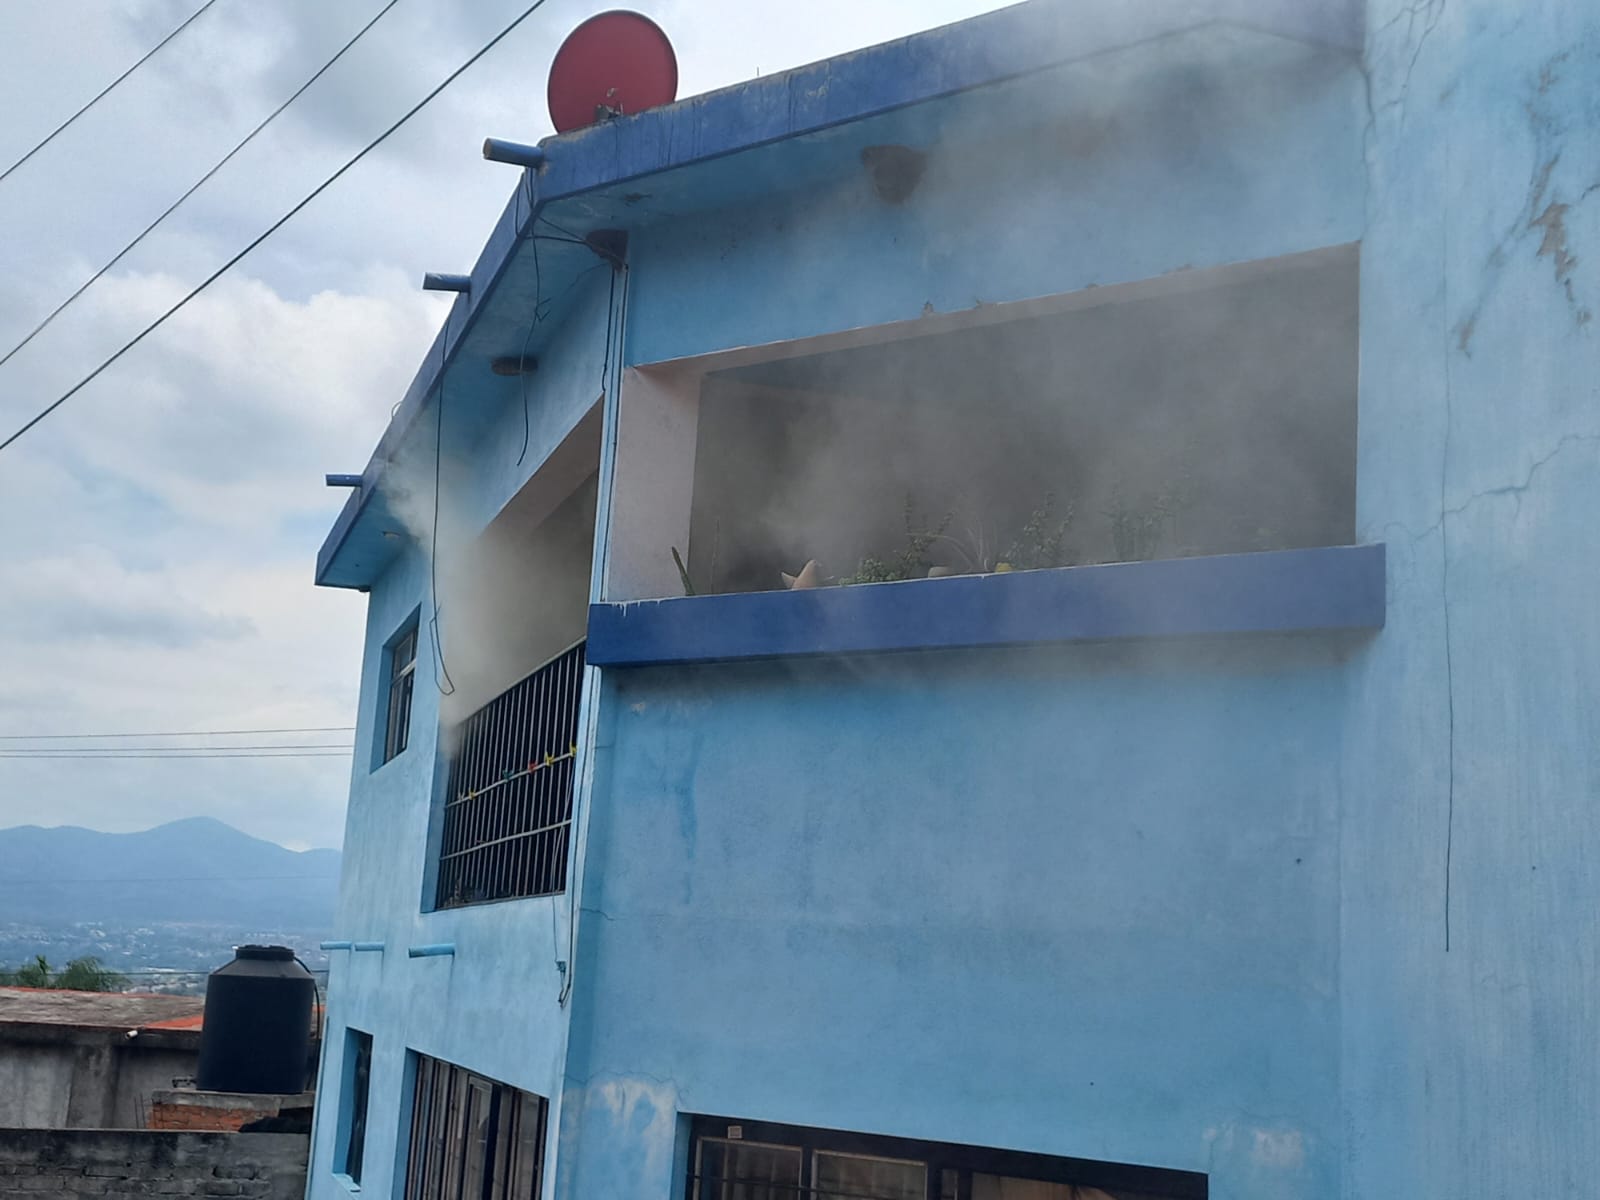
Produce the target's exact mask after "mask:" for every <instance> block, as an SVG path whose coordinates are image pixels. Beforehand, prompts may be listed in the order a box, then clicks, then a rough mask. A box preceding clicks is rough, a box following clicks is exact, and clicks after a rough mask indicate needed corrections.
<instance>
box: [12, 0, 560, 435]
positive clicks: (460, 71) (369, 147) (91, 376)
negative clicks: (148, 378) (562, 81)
mask: <svg viewBox="0 0 1600 1200" xmlns="http://www.w3.org/2000/svg"><path fill="white" fill-rule="evenodd" d="M544 5H545V0H534V2H533V3H532V4H530V5H529V6H528V7H527V8H525V9H523V10H522V13H521V14H520V15H519V16H518V17H517V18H516V19H515V20H513V21H512V22H511V24H509V25H507V26H506V27H505V28H504V29H502V30H501V31H500V32H499V33H497V34H495V35H494V37H493V38H491V39H490V40H489V41H488V43H487V44H485V45H484V46H483V47H482V48H481V49H479V50H478V51H476V52H475V53H474V54H473V55H472V57H470V58H469V59H467V61H466V62H464V63H462V64H461V65H460V66H459V67H457V68H456V69H455V70H454V71H452V72H450V74H448V75H446V76H445V77H444V79H443V81H441V82H440V83H439V84H438V85H437V86H436V87H435V88H434V89H433V90H432V91H431V92H429V93H428V94H427V95H426V96H424V97H423V98H422V99H421V100H419V101H417V103H416V104H414V105H412V106H411V108H410V109H409V110H407V111H406V113H405V114H404V115H403V116H402V117H401V118H400V119H399V120H398V121H396V122H395V123H394V124H393V125H390V126H389V128H387V129H385V130H384V131H383V132H382V133H380V134H379V135H378V136H377V137H375V138H374V139H373V140H372V141H370V142H368V143H367V144H366V145H365V146H364V147H362V148H361V150H360V151H358V152H357V153H356V154H355V156H354V157H353V158H350V159H349V160H347V161H346V162H345V164H344V165H343V166H342V167H340V168H339V169H338V170H337V171H335V172H334V173H333V174H332V175H330V176H328V177H327V178H326V179H324V180H323V181H322V182H321V183H319V184H318V185H317V186H316V187H315V188H313V189H312V190H311V192H310V193H308V194H307V195H306V196H305V198H304V199H302V200H301V201H300V202H299V203H297V204H296V205H295V206H294V207H293V208H291V209H290V210H289V211H288V212H286V213H284V214H283V216H281V217H279V218H278V219H277V220H276V221H274V222H273V223H272V224H271V225H269V226H267V228H266V229H265V230H264V231H263V232H262V233H261V234H260V235H258V236H257V237H256V238H255V239H254V240H253V241H251V242H250V243H249V244H248V245H247V246H245V248H244V249H243V250H240V251H239V252H238V253H237V254H235V255H234V256H233V257H232V258H230V259H229V260H228V261H227V262H225V263H223V264H222V265H221V266H220V267H218V268H217V269H216V270H215V271H213V272H212V273H211V274H210V275H208V276H206V278H205V279H204V280H202V281H201V282H200V284H199V285H198V286H196V287H195V288H194V289H193V290H192V291H190V292H189V293H188V295H186V296H184V297H183V298H182V299H181V300H179V301H178V302H177V303H176V304H174V305H173V306H172V307H171V308H169V309H167V310H166V312H164V313H162V314H161V315H160V316H159V317H157V318H156V319H155V320H154V321H152V322H150V324H148V325H146V326H145V327H144V328H143V329H141V330H140V331H139V332H138V333H137V334H135V335H134V336H133V337H132V338H130V339H129V340H128V341H126V342H124V343H123V344H122V346H121V348H120V349H118V350H117V351H116V352H115V353H114V354H112V355H111V357H110V358H108V359H106V360H105V361H104V362H102V363H101V364H100V365H99V366H98V367H96V368H95V369H94V370H92V371H90V372H89V373H88V374H87V375H85V376H84V377H83V378H82V379H80V380H79V381H78V382H77V383H75V384H73V385H72V387H70V388H68V389H67V390H66V391H65V392H63V393H62V394H61V395H60V396H58V397H56V399H54V400H52V401H51V402H50V403H49V404H48V405H46V406H45V408H44V409H42V410H41V411H40V412H38V413H35V414H34V415H33V416H32V417H31V418H29V419H28V421H27V422H26V423H25V424H24V425H23V426H22V428H20V429H18V430H17V431H16V432H15V433H13V434H11V436H9V437H8V438H6V439H5V441H3V442H0V450H4V449H6V447H8V446H10V445H11V444H12V443H13V442H15V441H16V440H17V439H18V438H20V437H21V436H22V435H23V434H25V433H27V432H28V431H29V430H30V429H32V428H33V427H34V426H35V425H37V424H38V423H39V422H40V421H42V420H44V419H45V418H46V417H48V416H49V415H50V414H51V413H53V412H55V410H56V409H58V408H60V407H61V406H62V405H63V404H65V403H66V402H67V401H68V400H70V399H72V397H73V396H75V395H77V394H78V393H79V392H80V391H82V390H83V389H84V388H85V387H87V386H88V385H89V384H90V383H92V382H93V381H94V380H95V379H97V378H98V377H99V376H100V375H101V374H102V373H103V372H104V371H105V370H106V369H107V368H108V367H110V366H111V365H112V364H113V363H115V362H116V361H117V360H118V359H120V358H121V357H122V356H123V355H124V354H126V353H127V352H128V351H130V350H132V349H133V348H134V347H135V346H137V345H138V344H139V343H140V342H142V341H144V339H145V338H147V337H149V336H150V335H151V334H152V333H154V332H155V331H156V330H157V329H159V328H161V326H162V325H164V324H166V323H167V321H168V320H170V319H171V318H172V316H173V315H174V314H175V313H177V312H178V311H179V310H180V309H181V308H183V307H184V306H185V305H186V304H188V303H189V302H190V301H191V300H193V299H194V298H195V297H196V296H198V295H199V294H200V293H201V292H203V291H205V290H206V289H207V288H208V287H210V286H211V285H212V284H213V283H215V282H216V281H217V280H218V279H220V278H222V276H223V275H224V274H226V273H227V272H228V271H230V270H232V269H233V267H234V266H235V265H236V264H237V263H238V262H239V261H240V260H241V259H243V258H244V257H245V256H246V255H247V254H249V253H250V252H251V251H252V250H254V249H255V248H256V247H257V246H259V245H261V243H262V242H264V241H266V240H267V239H268V238H269V237H271V236H272V235H273V234H274V233H276V232H278V230H280V229H282V228H283V227H284V226H285V225H287V224H288V223H289V221H290V220H291V219H292V218H293V217H294V216H295V215H296V214H297V213H299V212H300V211H301V210H302V209H304V208H305V207H306V206H307V205H308V204H310V203H311V202H312V201H313V200H315V199H316V198H317V197H318V196H320V195H322V193H323V192H325V191H327V190H328V189H329V188H330V187H332V186H333V185H334V183H336V182H337V181H338V180H339V179H341V178H342V177H343V176H344V174H345V173H346V172H347V171H349V170H350V168H351V167H353V166H355V165H356V164H357V163H358V162H360V161H361V160H362V159H364V158H365V157H366V156H367V155H369V154H371V153H372V152H373V151H374V150H376V149H377V148H378V147H379V146H381V145H382V144H383V143H384V142H386V141H388V139H389V138H390V136H392V135H393V134H394V132H395V131H396V130H398V129H399V128H400V127H401V126H402V125H404V124H405V123H406V122H407V121H409V120H411V118H412V117H414V116H416V115H417V114H418V113H419V112H421V111H422V110H423V109H424V108H426V107H427V106H428V105H429V104H430V103H432V102H433V100H434V98H435V97H437V96H438V95H439V93H440V92H442V91H444V90H445V88H447V87H449V86H450V85H451V84H452V83H454V82H455V81H456V80H457V79H459V78H460V77H461V76H462V75H464V74H465V73H466V72H467V70H468V69H469V68H470V67H471V66H472V65H473V64H474V63H476V62H477V61H478V60H479V59H480V58H482V57H483V56H484V55H485V54H488V53H489V51H491V50H493V49H494V48H495V47H496V46H498V45H499V44H500V43H501V42H502V41H504V40H505V39H506V38H507V37H508V36H510V34H511V32H512V31H513V30H514V29H516V28H517V26H519V25H521V24H522V23H523V22H524V21H526V20H527V19H528V18H529V17H531V16H532V15H533V14H534V13H535V12H537V11H538V10H539V9H541V8H543V7H544Z"/></svg>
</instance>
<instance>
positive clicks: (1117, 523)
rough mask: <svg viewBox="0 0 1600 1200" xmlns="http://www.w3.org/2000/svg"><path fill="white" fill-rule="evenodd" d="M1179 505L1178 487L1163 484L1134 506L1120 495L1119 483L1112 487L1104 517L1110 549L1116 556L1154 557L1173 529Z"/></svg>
mask: <svg viewBox="0 0 1600 1200" xmlns="http://www.w3.org/2000/svg"><path fill="white" fill-rule="evenodd" d="M1180 507H1181V499H1180V496H1179V493H1178V490H1177V489H1176V488H1173V487H1167V488H1163V489H1162V490H1161V491H1159V492H1157V493H1156V494H1155V495H1153V496H1151V497H1149V498H1148V499H1147V500H1145V501H1144V503H1142V504H1140V505H1137V506H1135V505H1133V504H1130V503H1128V502H1127V501H1126V500H1125V499H1123V496H1122V492H1121V489H1120V488H1119V487H1113V488H1112V492H1111V507H1110V508H1109V509H1107V510H1106V519H1107V520H1108V521H1110V523H1111V549H1112V551H1113V553H1114V554H1115V555H1116V560H1117V561H1118V562H1143V561H1145V560H1146V559H1151V558H1156V557H1158V556H1159V554H1160V553H1161V549H1162V547H1163V546H1164V545H1165V544H1166V543H1167V542H1169V541H1170V540H1171V538H1172V537H1173V536H1174V534H1175V533H1176V528H1177V514H1178V509H1179V508H1180Z"/></svg>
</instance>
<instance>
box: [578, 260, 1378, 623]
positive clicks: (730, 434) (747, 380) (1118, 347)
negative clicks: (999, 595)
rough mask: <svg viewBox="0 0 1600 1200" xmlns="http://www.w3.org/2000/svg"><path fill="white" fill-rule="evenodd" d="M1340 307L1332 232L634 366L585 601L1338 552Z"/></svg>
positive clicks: (1347, 328) (1344, 525) (1347, 312)
mask: <svg viewBox="0 0 1600 1200" xmlns="http://www.w3.org/2000/svg"><path fill="white" fill-rule="evenodd" d="M1356 307H1357V252H1356V249H1355V248H1354V247H1339V248H1334V249H1330V250H1325V251H1318V252H1314V253H1312V254H1307V255H1297V256H1293V257H1291V258H1287V259H1282V260H1273V261H1270V262H1265V263H1252V264H1246V265H1244V266H1241V267H1230V268H1222V269H1219V270H1215V271H1205V272H1180V273H1177V274H1176V275H1172V276H1167V277H1164V278H1163V279H1160V280H1153V281H1149V282H1147V283H1143V284H1133V285H1127V286H1122V287H1115V288H1105V289H1091V291H1089V292H1086V293H1075V294H1073V295H1071V296H1064V297H1055V298H1051V299H1048V300H1042V301H1037V302H1028V303H1024V304H1012V305H981V304H980V305H979V306H978V307H976V308H975V309H973V310H972V311H970V312H969V313H965V314H960V315H955V316H930V317H929V318H927V319H926V320H925V321H923V322H912V323H908V324H903V325H899V326H895V327H893V328H891V329H883V330H863V331H855V332H854V333H852V334H849V335H840V336H836V337H831V338H828V339H824V340H818V341H815V342H812V343H806V344H802V343H789V344H784V345H779V346H774V347H761V348H758V349H755V350H748V351H738V352H732V353H730V354H726V355H720V356H711V357H709V358H707V359H704V360H699V361H697V362H694V363H678V364H670V365H668V366H665V367H662V368H659V369H652V368H646V369H644V370H642V371H638V372H635V373H634V377H633V383H634V384H635V391H636V400H635V402H634V403H631V404H630V399H629V396H628V394H627V392H626V391H625V393H624V409H623V419H622V437H621V441H620V443H619V475H618V478H619V484H618V487H619V494H618V501H617V515H616V518H615V520H616V522H617V532H616V536H615V538H614V549H613V557H614V560H615V561H614V562H613V565H612V570H611V575H610V578H609V579H608V591H607V596H606V598H607V599H608V600H633V599H644V598H654V597H669V596H681V595H684V594H686V593H690V592H692V593H693V594H697V595H706V594H721V593H730V592H757V591H775V590H781V589H784V588H785V587H791V588H793V587H799V588H810V587H826V586H830V585H851V584H868V583H876V582H886V581H892V580H907V579H923V578H929V577H933V578H937V577H940V576H947V575H969V574H987V573H996V572H1010V571H1024V570H1033V569H1044V568H1053V567H1065V566H1084V565H1092V564H1103V563H1117V562H1133V561H1145V560H1152V559H1171V558H1188V557H1197V556H1208V555H1220V554H1234V553H1246V552H1251V551H1267V550H1287V549H1300V548H1312V547H1326V546H1339V545H1347V544H1349V543H1350V542H1352V541H1353V540H1354V531H1355V436H1356V367H1357V359H1356V329H1357V324H1356V315H1357V314H1356ZM630 426H632V428H630ZM635 472H639V473H640V477H641V478H642V480H643V482H640V481H639V479H636V478H634V477H633V476H634V473H635ZM663 479H666V480H667V482H662V480H663ZM674 551H675V552H676V557H674V556H673V555H674Z"/></svg>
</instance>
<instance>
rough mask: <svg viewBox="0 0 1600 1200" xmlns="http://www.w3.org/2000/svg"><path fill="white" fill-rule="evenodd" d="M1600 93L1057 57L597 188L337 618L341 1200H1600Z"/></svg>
mask: <svg viewBox="0 0 1600 1200" xmlns="http://www.w3.org/2000/svg"><path fill="white" fill-rule="evenodd" d="M1597 85H1600V10H1597V9H1596V8H1594V7H1593V6H1592V5H1582V4H1576V3H1569V2H1559V0H1529V2H1528V3H1523V4H1518V5H1508V4H1504V3H1501V2H1500V0H1453V2H1450V3H1446V2H1445V0H1425V2H1423V3H1420V4H1418V3H1402V2H1401V0H1371V2H1370V3H1367V4H1362V3H1360V2H1359V0H1344V2H1335V3H1326V4H1314V3H1311V2H1310V0H1304V2H1301V0H1292V2H1291V0H1181V2H1179V0H1145V2H1142V3H1139V4H1123V3H1112V2H1110V0H1104V2H1101V3H1095V4H1067V3H1064V2H1058V0H1033V2H1032V3H1028V4H1023V5H1020V6H1018V7H1015V8H1012V9H1007V10H1003V11H1001V12H997V13H995V14H992V15H990V16H986V17H983V18H979V19H976V20H973V21H969V22H965V23H963V24H960V25H956V26H952V27H950V28H946V29H941V30H935V31H932V32H929V33H926V34H922V35H918V36H916V37H913V38H910V39H907V40H905V41H902V42H897V43H893V44H889V45H885V46H880V47H874V48H872V49H868V50H864V51H861V52H860V53H857V54H853V55H849V56H846V57H843V58H840V59H836V60H833V61H830V62H827V63H823V64H819V65H816V66H813V67H808V68H803V69H800V70H798V71H794V72H790V73H788V74H784V75H778V76H773V77H768V78H763V79H759V80H756V81H754V82H751V83H748V84H744V85H741V86H738V87H734V88H730V89H727V90H724V91H720V92H716V93H712V94H709V95H706V96H701V97H697V98H693V99H690V100H686V101H683V102H681V103H678V104H676V105H673V106H670V107H667V108H664V109H658V110H654V111H650V112H645V113H640V114H637V115H633V116H626V117H623V118H620V119H617V120H614V121H610V122H607V123H605V124H602V125H599V126H596V127H593V128H590V129H588V130H584V131H580V132H576V133H572V134H568V135H565V136H562V137H558V138H554V139H551V140H549V141H547V142H546V143H544V144H543V152H544V153H543V161H542V163H541V164H540V165H539V166H538V167H537V168H535V169H531V170H529V171H527V172H526V173H525V174H524V175H523V177H522V178H521V180H520V182H519V184H518V186H517V188H516V191H515V195H514V196H513V198H512V200H511V201H510V203H509V204H508V205H507V208H506V211H505V214H504V216H503V217H502V219H501V220H500V222H499V224H498V226H497V227H496V228H495V230H494V231H493V232H492V234H491V235H490V237H489V240H488V243H487V245H486V246H485V248H484V251H483V254H482V257H481V259H480V260H479V262H478V264H477V266H476V268H475V269H474V271H473V273H472V277H471V288H470V291H468V292H467V293H465V294H463V295H461V296H459V297H458V298H457V300H456V302H455V305H454V307H453V309H452V311H451V314H450V317H449V320H448V322H447V324H446V326H445V328H444V329H443V330H442V331H441V333H440V335H439V338H438V340H437V341H436V342H435V344H434V345H433V346H432V347H431V348H430V349H429V350H428V352H427V354H426V356H425V359H424V365H423V367H422V369H421V371H420V372H419V374H418V376H417V379H416V382H415V383H414V385H413V387H412V388H411V390H410V392H409V393H408V394H407V396H406V397H405V398H404V400H403V402H402V404H401V405H400V407H399V409H398V410H397V412H396V414H395V416H394V419H393V421H392V423H391V425H390V427H389V429H388V430H387V432H386V433H385V435H384V437H383V440H382V442H381V443H380V444H379V446H378V449H377V451H376V453H375V454H374V456H373V459H372V462H371V464H370V465H369V466H368V467H367V469H366V471H365V473H364V475H363V477H362V485H361V487H360V488H359V489H358V490H356V491H355V492H354V493H353V494H352V496H351V498H350V501H349V504H348V505H347V506H346V508H345V510H344V512H343V514H342V515H341V517H340V519H339V521H338V523H337V525H336V527H335V529H334V530H333V532H332V534H331V535H330V537H329V539H328V542H327V544H326V546H325V547H324V549H323V551H322V554H321V556H320V558H319V561H318V565H317V579H318V582H319V583H320V584H322V585H324V586H333V587H348V588H360V589H363V590H365V591H367V592H368V593H369V616H368V625H367V640H366V653H365V660H364V668H363V680H362V692H361V694H362V701H361V711H360V716H359V732H358V735H357V736H358V743H359V745H360V747H361V748H362V750H361V753H360V754H359V755H358V758H359V760H360V761H359V762H358V765H357V768H356V771H355V774H354V779H353V781H352V787H351V796H350V808H349V817H348V826H347V837H346V844H345V878H344V882H343V888H342V898H341V907H340V916H339V923H340V933H339V936H340V938H341V939H343V941H342V942H341V943H340V945H341V946H343V944H344V942H348V947H347V948H344V949H340V950H337V951H336V952H335V953H334V955H333V957H334V967H333V974H332V982H331V988H330V1005H329V1036H328V1038H327V1041H326V1045H327V1061H326V1063H325V1065H324V1072H323V1078H324V1080H325V1081H326V1083H325V1086H324V1089H323V1093H322V1104H321V1107H320V1110H319V1117H318V1124H317V1130H316V1137H315V1144H314V1152H313V1163H312V1168H311V1177H310V1194H311V1195H313V1196H316V1197H337V1196H341V1195H344V1194H346V1193H348V1192H350V1191H352V1190H355V1189H359V1190H360V1191H362V1192H372V1193H375V1194H379V1195H384V1196H411V1195H414V1196H434V1195H438V1196H451V1197H455V1196H458V1195H460V1196H471V1197H473V1198H474V1200H476V1197H478V1196H487V1195H493V1196H512V1195H521V1196H526V1195H530V1194H535V1193H536V1194H538V1195H539V1196H541V1197H546V1198H557V1197H559V1198H562V1200H578V1198H584V1200H591V1198H604V1200H611V1198H616V1197H640V1198H650V1200H679V1198H683V1197H690V1198H697V1200H698V1198H710V1197H716V1198H717V1200H792V1198H798V1197H807V1198H809V1197H812V1196H819V1197H820V1196H850V1197H852V1198H857V1200H874V1198H886V1200H901V1198H902V1197H930V1198H935V1200H1102V1197H1103V1196H1105V1195H1110V1196H1112V1197H1116V1198H1118V1200H1132V1198H1140V1200H1142V1198H1144V1197H1151V1196H1163V1197H1193V1196H1213V1197H1227V1198H1230V1200H1232V1198H1237V1200H1266V1198H1278V1197H1317V1198H1332V1197H1347V1198H1352V1200H1353V1198H1358V1197H1377V1196H1407V1197H1428V1198H1437V1200H1457V1198H1461V1197H1504V1196H1514V1195H1528V1196H1573V1197H1578V1196H1587V1195H1590V1194H1591V1192H1592V1188H1593V1181H1594V1180H1595V1179H1596V1178H1600V1138H1597V1137H1595V1136H1594V1134H1593V1121H1594V1114H1595V1113H1596V1112H1600V1072H1597V1071H1596V1070H1595V1062H1596V1057H1597V1052H1600V1043H1597V1035H1596V1030H1600V987H1597V983H1600V979H1597V966H1600V960H1597V957H1596V950H1595V947H1596V945H1597V942H1596V937H1595V930H1596V924H1595V921H1596V918H1595V911H1596V900H1597V897H1600V887H1597V872H1600V865H1597V864H1600V813H1597V810H1596V806H1595V804H1594V797H1595V795H1596V790H1597V789H1596V784H1597V782H1600V757H1597V755H1596V753H1595V750H1594V746H1595V744H1596V738H1595V733H1596V729H1595V723H1596V714H1597V708H1596V701H1595V699H1594V696H1595V687H1594V684H1595V681H1596V680H1597V678H1600V622H1597V620H1596V611H1595V597H1596V595H1597V594H1600V533H1597V532H1596V523H1595V521H1594V520H1593V516H1592V514H1593V511H1594V509H1595V504H1596V501H1597V500H1600V461H1597V452H1600V391H1597V382H1596V381H1597V380H1600V354H1597V353H1596V333H1595V325H1594V323H1593V321H1592V315H1593V311H1594V309H1595V307H1596V306H1597V304H1600V271H1597V268H1596V266H1595V264H1596V263H1600V109H1597V99H1596V98H1597V97H1600V86H1597ZM485 169H491V168H488V167H486V168H485ZM786 576H787V578H786ZM791 581H792V582H794V583H795V585H796V586H793V587H790V586H788V584H789V583H790V582H791Z"/></svg>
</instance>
